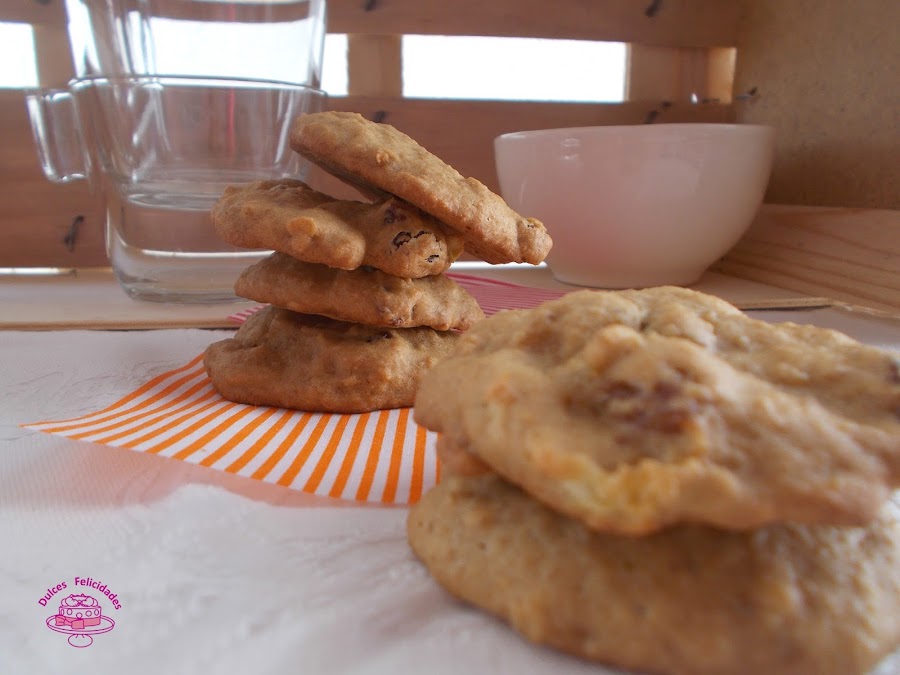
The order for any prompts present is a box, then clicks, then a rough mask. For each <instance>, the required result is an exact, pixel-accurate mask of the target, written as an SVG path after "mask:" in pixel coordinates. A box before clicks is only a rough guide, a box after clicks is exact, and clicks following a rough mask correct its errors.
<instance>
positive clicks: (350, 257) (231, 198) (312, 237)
mask: <svg viewBox="0 0 900 675" xmlns="http://www.w3.org/2000/svg"><path fill="white" fill-rule="evenodd" d="M212 220H213V225H214V226H215V228H216V232H217V233H218V235H219V236H220V237H221V238H222V239H224V240H225V241H227V242H228V243H230V244H234V245H235V246H243V247H246V248H261V249H273V250H275V251H280V252H281V253H285V254H287V255H289V256H292V257H294V258H297V259H298V260H303V261H305V262H311V263H318V264H321V265H327V266H329V267H336V268H338V269H342V270H354V269H358V268H360V267H362V266H369V267H374V268H375V269H378V270H381V271H382V272H385V273H387V274H391V275H394V276H397V277H405V278H419V277H424V276H428V275H433V274H440V273H441V272H444V271H445V270H446V269H447V268H449V267H450V264H451V263H452V262H453V261H454V260H455V259H456V258H457V257H458V256H459V254H460V253H461V252H462V247H463V242H462V237H461V236H460V235H459V234H458V233H456V232H454V231H453V230H451V229H448V228H446V227H444V226H443V225H442V224H441V223H439V222H438V221H437V220H436V219H435V218H434V217H432V216H430V215H428V214H427V213H424V212H423V211H421V210H420V209H418V208H416V207H415V206H412V205H411V204H408V203H406V202H404V201H402V200H400V199H397V198H396V197H385V198H384V199H381V200H379V201H377V202H375V203H371V204H369V203H365V202H358V201H352V200H337V199H334V198H332V197H329V196H328V195H326V194H323V193H321V192H318V191H316V190H313V189H312V188H311V187H309V186H308V185H306V184H305V183H303V182H301V181H298V180H291V179H283V180H265V181H257V182H254V183H250V184H247V185H236V186H230V187H228V188H226V189H225V191H224V193H223V194H222V196H221V197H220V198H219V200H218V201H217V202H216V204H215V205H214V207H213V209H212Z"/></svg>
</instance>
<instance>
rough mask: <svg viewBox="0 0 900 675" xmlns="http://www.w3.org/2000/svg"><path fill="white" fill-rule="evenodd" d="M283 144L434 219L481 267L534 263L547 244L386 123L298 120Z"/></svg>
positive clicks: (321, 116)
mask: <svg viewBox="0 0 900 675" xmlns="http://www.w3.org/2000/svg"><path fill="white" fill-rule="evenodd" d="M290 143H291V147H292V148H293V149H294V150H296V151H297V152H299V153H300V154H301V155H303V156H304V157H306V158H307V159H309V160H310V161H312V162H314V163H316V164H318V165H319V166H321V167H322V168H323V169H325V170H326V171H328V172H329V173H331V174H333V175H334V176H337V177H338V178H341V179H342V180H344V181H346V182H348V183H350V184H352V185H354V186H355V187H357V188H359V189H360V190H361V191H362V192H363V194H366V195H369V196H376V197H379V198H384V196H385V194H388V195H396V196H398V197H400V198H401V199H403V200H405V201H407V202H409V203H410V204H415V205H416V206H418V207H419V208H420V209H422V210H423V211H425V212H426V213H430V214H431V215H433V216H435V217H436V218H437V219H438V220H440V221H441V222H442V223H444V224H446V225H447V226H448V227H451V228H453V229H454V230H456V231H458V232H460V233H461V234H462V235H463V236H464V237H465V241H466V244H465V246H466V250H467V251H468V252H469V253H471V254H473V255H475V256H477V257H479V258H481V259H482V260H485V261H487V262H489V263H507V262H528V263H532V264H538V263H540V262H541V261H543V259H544V258H545V257H546V255H547V253H548V251H549V250H550V247H551V246H552V245H553V242H552V241H551V239H550V236H549V235H548V234H547V230H546V229H545V228H544V226H543V224H542V223H541V222H540V221H539V220H536V219H534V218H523V217H522V216H520V215H519V214H518V213H516V212H515V211H513V210H512V209H511V208H510V207H509V206H508V205H507V204H506V202H505V201H503V199H502V198H501V197H500V196H499V195H496V194H494V193H493V192H491V191H490V190H488V189H487V188H486V187H485V186H484V185H483V184H482V183H480V182H479V181H477V180H475V179H474V178H463V176H461V175H460V174H459V172H458V171H456V169H454V168H453V167H451V166H449V165H447V164H445V163H444V162H443V161H442V160H441V159H439V158H438V157H436V156H435V155H433V154H431V153H430V152H428V151H427V150H425V149H424V148H423V147H422V146H421V145H419V144H418V143H417V142H416V141H414V140H413V139H412V138H410V137H409V136H407V135H406V134H404V133H402V132H400V131H398V130H397V129H395V128H394V127H392V126H391V125H389V124H377V123H375V122H370V121H369V120H367V119H366V118H364V117H363V116H362V115H360V114H358V113H351V112H322V113H314V114H310V115H303V116H301V117H300V118H299V119H298V120H297V122H296V124H295V125H294V128H293V129H292V131H291V139H290Z"/></svg>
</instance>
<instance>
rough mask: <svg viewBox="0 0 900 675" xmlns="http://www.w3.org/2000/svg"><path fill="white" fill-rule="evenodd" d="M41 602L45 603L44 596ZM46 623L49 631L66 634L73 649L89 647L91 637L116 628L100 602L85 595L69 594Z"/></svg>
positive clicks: (92, 639)
mask: <svg viewBox="0 0 900 675" xmlns="http://www.w3.org/2000/svg"><path fill="white" fill-rule="evenodd" d="M76 578H77V577H76ZM63 587H65V586H63ZM51 595H52V593H51ZM42 600H45V602H46V596H45V598H42ZM41 604H43V605H44V606H46V604H45V603H41ZM46 623H47V628H49V629H50V630H53V631H56V632H57V633H65V634H67V635H68V636H69V644H70V645H72V646H73V647H90V646H91V645H92V644H93V643H94V637H93V636H95V635H99V634H101V633H108V632H109V631H111V630H112V629H113V628H115V627H116V622H115V621H113V620H112V618H111V617H108V616H106V615H105V614H104V613H103V607H102V606H101V605H100V601H99V600H97V598H95V597H94V596H92V595H88V594H86V593H71V594H69V595H67V596H65V597H64V598H62V599H61V600H60V601H59V609H58V611H57V613H56V614H54V615H52V616H48V617H47V621H46Z"/></svg>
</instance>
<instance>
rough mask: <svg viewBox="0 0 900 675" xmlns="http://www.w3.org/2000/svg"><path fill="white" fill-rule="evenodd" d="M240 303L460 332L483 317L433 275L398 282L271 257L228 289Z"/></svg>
mask: <svg viewBox="0 0 900 675" xmlns="http://www.w3.org/2000/svg"><path fill="white" fill-rule="evenodd" d="M234 290H235V293H237V294H238V295H239V296H241V297H243V298H250V299H251V300H256V301H257V302H266V303H269V304H272V305H275V306H276V307H284V308H285V309H290V310H293V311H295V312H301V313H303V314H321V315H322V316H328V317H331V318H332V319H337V320H339V321H350V322H353V323H362V324H366V325H368V326H385V327H390V328H412V327H416V326H430V327H431V328H434V329H435V330H450V329H451V328H453V329H458V330H466V329H467V328H469V327H470V326H471V325H472V324H473V323H475V322H476V321H479V320H481V319H483V318H484V312H483V311H482V310H481V307H480V306H479V305H478V302H477V301H476V300H475V298H474V297H472V295H470V294H469V292H468V291H466V289H464V288H463V287H462V286H460V285H459V284H458V283H456V282H455V281H454V280H453V279H451V278H450V277H448V276H446V275H443V274H439V275H435V276H429V277H423V278H421V279H402V278H400V277H395V276H391V275H389V274H385V273H384V272H381V271H379V270H376V269H372V268H361V269H358V270H339V269H335V268H332V267H326V266H325V265H316V264H315V263H304V262H300V261H299V260H295V259H294V258H291V257H290V256H287V255H285V254H283V253H273V254H272V255H271V256H269V257H268V258H264V259H263V260H260V261H259V262H258V263H256V264H255V265H252V266H250V267H248V268H247V269H245V270H244V271H243V273H242V274H241V276H240V277H238V280H237V282H236V283H235V285H234Z"/></svg>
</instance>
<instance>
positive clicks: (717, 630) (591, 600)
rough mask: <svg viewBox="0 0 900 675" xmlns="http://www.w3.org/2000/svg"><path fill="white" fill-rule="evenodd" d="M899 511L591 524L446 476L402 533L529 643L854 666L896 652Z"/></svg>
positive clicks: (658, 657) (487, 483) (714, 664)
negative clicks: (732, 521)
mask: <svg viewBox="0 0 900 675" xmlns="http://www.w3.org/2000/svg"><path fill="white" fill-rule="evenodd" d="M898 518H900V508H898V505H897V504H896V503H894V502H888V503H887V504H885V505H883V508H882V509H881V510H880V511H879V513H878V514H877V516H876V518H875V520H874V521H873V522H872V523H870V524H869V525H868V526H866V527H865V528H850V527H834V526H825V525H817V526H810V525H773V526H770V527H768V528H765V529H761V530H757V531H752V532H727V531H723V530H718V529H715V528H711V527H706V526H702V525H680V526H677V527H673V528H670V529H668V530H666V531H664V532H661V533H658V534H654V535H651V536H647V537H621V536H616V535H610V534H602V533H596V532H592V531H590V530H588V529H587V528H586V527H584V526H583V525H582V524H581V523H579V522H577V521H575V520H572V519H569V518H566V517H565V516H562V515H560V514H558V513H555V512H553V511H551V510H550V509H548V508H546V507H545V506H543V505H542V504H540V503H539V502H537V501H535V500H534V499H531V498H529V497H528V496H527V495H526V494H524V493H523V492H522V491H521V490H519V489H517V488H516V487H514V486H511V485H510V484H508V483H505V482H504V481H502V480H501V479H499V478H498V477H497V476H495V475H487V476H482V477H479V478H458V477H453V476H451V477H449V478H447V479H445V480H443V481H442V482H441V484H440V485H438V486H437V487H435V488H433V489H432V490H430V491H429V492H428V493H426V494H425V496H424V497H423V498H422V499H421V500H420V501H419V502H418V503H417V504H416V505H415V506H413V507H412V509H411V511H410V514H409V519H408V522H407V532H408V537H409V542H410V544H411V546H412V548H413V550H414V551H415V553H416V554H417V555H418V557H419V558H420V559H421V560H422V561H423V562H424V563H425V566H426V567H427V568H428V569H429V571H430V572H431V573H432V575H433V576H434V577H435V578H436V579H437V581H438V582H439V583H440V584H441V585H442V586H443V587H444V588H446V589H447V590H448V591H450V592H451V593H452V594H453V595H455V596H457V597H459V598H461V599H463V600H465V601H467V602H469V603H472V604H473V605H476V606H478V607H481V608H483V609H485V610H487V611H488V612H490V613H492V614H495V615H497V616H499V617H501V618H503V619H504V620H505V621H507V622H508V623H510V624H511V625H512V626H513V627H514V628H515V629H516V630H518V631H520V632H521V633H522V634H524V635H525V637H527V638H528V639H529V640H532V641H533V642H537V643H540V644H546V645H551V646H553V647H557V648H559V649H562V650H565V651H567V652H571V653H573V654H577V655H579V656H581V657H584V658H588V659H593V660H596V661H600V662H603V663H606V664H609V665H614V666H619V667H623V668H628V669H633V670H634V671H639V672H650V673H659V674H665V675H688V674H690V675H722V674H723V673H728V674H729V675H761V674H762V673H765V674H766V675H814V674H815V675H863V673H867V672H869V670H870V669H871V668H872V667H873V666H875V665H876V664H877V663H878V662H879V661H881V660H882V659H883V658H884V657H885V656H887V655H888V654H891V653H892V652H894V651H895V650H896V649H897V647H898V646H900V575H898V574H897V570H898V569H900V520H898Z"/></svg>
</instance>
